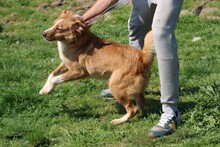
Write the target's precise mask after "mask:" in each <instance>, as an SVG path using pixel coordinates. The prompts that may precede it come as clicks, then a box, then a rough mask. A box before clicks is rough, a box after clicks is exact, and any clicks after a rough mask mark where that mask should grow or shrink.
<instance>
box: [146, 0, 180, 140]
mask: <svg viewBox="0 0 220 147" xmlns="http://www.w3.org/2000/svg"><path fill="white" fill-rule="evenodd" d="M182 4H183V0H166V1H163V0H162V1H158V2H157V8H156V10H155V14H154V18H153V24H152V31H153V40H154V46H155V49H156V54H157V59H158V68H159V78H160V86H161V89H160V90H161V103H162V110H163V112H164V114H162V116H161V120H160V122H159V123H158V124H157V125H156V126H154V127H153V128H152V129H151V130H150V132H149V135H148V136H149V137H160V136H163V135H166V134H169V133H170V132H171V131H172V130H173V128H171V127H169V126H168V125H167V123H170V124H171V123H172V121H173V120H172V119H173V117H178V116H176V115H179V114H177V103H178V100H179V94H178V86H179V60H178V54H177V43H176V38H175V34H174V29H175V26H176V23H177V21H178V17H179V14H180V10H181V7H182ZM175 113H176V114H175ZM166 127H167V128H166Z"/></svg>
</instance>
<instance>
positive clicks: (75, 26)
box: [72, 20, 91, 34]
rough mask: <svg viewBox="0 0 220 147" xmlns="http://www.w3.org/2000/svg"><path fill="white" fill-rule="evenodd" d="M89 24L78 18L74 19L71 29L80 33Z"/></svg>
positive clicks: (86, 28) (87, 27) (88, 26)
mask: <svg viewBox="0 0 220 147" xmlns="http://www.w3.org/2000/svg"><path fill="white" fill-rule="evenodd" d="M90 26H91V25H88V24H85V23H83V22H82V21H80V20H76V21H75V22H74V23H73V25H72V31H73V32H77V33H80V34H81V33H82V32H83V31H85V30H88V29H89V28H90Z"/></svg>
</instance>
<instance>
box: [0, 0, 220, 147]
mask: <svg viewBox="0 0 220 147" xmlns="http://www.w3.org/2000/svg"><path fill="white" fill-rule="evenodd" d="M188 1H189V3H190V4H191V5H189V3H187V1H185V3H184V7H183V8H184V9H192V6H194V4H195V3H198V0H197V1H194V0H188ZM43 2H51V1H50V0H46V1H43V0H35V1H30V0H7V1H0V147H27V146H36V147H39V146H59V147H72V146H82V147H84V146H88V147H90V146H112V147H113V146H118V147H119V146H120V147H121V146H122V147H127V146H130V147H134V146H143V147H146V146H165V147H166V146H167V147H170V146H186V147H188V146H193V147H194V146H196V147H197V146H198V147H200V146H209V147H210V146H213V147H216V146H220V105H219V102H220V88H219V87H220V52H219V51H220V20H209V19H206V18H200V17H198V16H193V15H183V16H181V17H180V20H179V23H178V26H177V29H176V36H177V39H178V43H179V58H180V97H181V99H180V103H179V110H180V111H181V114H182V117H183V121H184V122H183V124H182V125H181V126H179V127H178V129H177V130H176V131H175V133H174V134H172V135H170V136H166V137H163V138H158V139H148V138H147V137H146V135H147V131H148V130H149V129H150V128H151V127H152V126H153V125H155V124H156V123H157V122H158V120H159V118H160V113H161V105H160V101H159V97H160V95H159V79H158V69H157V64H156V62H157V61H156V60H155V62H154V65H153V67H152V76H151V82H150V85H149V87H148V89H147V90H146V95H145V97H146V101H147V103H148V108H147V110H146V111H144V112H142V113H139V114H138V115H137V116H136V117H135V118H134V119H132V120H130V121H129V122H127V123H125V124H122V125H118V126H115V125H112V124H110V121H111V120H112V119H113V118H118V117H121V116H122V115H123V114H124V113H125V111H124V109H123V108H122V107H121V106H120V105H118V104H117V103H116V102H115V101H114V100H105V99H103V98H102V97H100V96H99V93H100V91H101V90H102V89H104V88H106V82H101V81H97V80H92V79H86V80H79V81H74V82H69V83H65V84H62V85H59V86H57V87H56V88H55V90H54V91H53V92H52V93H51V94H49V95H46V96H40V95H39V94H38V92H39V90H40V89H41V88H42V86H43V85H44V83H45V81H46V79H47V76H48V75H49V73H50V72H51V71H52V70H53V69H54V68H55V67H57V66H58V64H59V63H60V59H59V57H58V53H57V48H56V43H55V42H50V43H49V42H46V41H44V40H43V39H42V37H41V33H42V32H43V30H45V29H47V28H48V27H50V25H51V24H52V22H53V21H54V19H55V18H56V17H57V16H58V15H59V13H60V12H61V11H62V10H64V9H68V8H70V9H71V10H73V11H76V10H78V9H79V7H80V5H79V4H78V3H76V2H75V1H74V0H73V1H66V3H65V4H64V5H63V6H60V7H49V8H48V9H46V10H40V11H38V6H39V5H40V4H41V3H43ZM215 2H216V3H219V2H218V0H215ZM212 5H213V4H212ZM76 7H77V8H76ZM129 12H130V6H124V7H120V9H117V10H114V11H113V12H112V17H111V18H110V19H108V20H104V19H100V21H99V22H97V23H95V24H94V25H93V26H92V28H91V30H92V31H93V32H94V33H96V34H97V35H99V36H100V37H102V38H105V39H108V40H112V41H116V42H121V43H128V41H127V38H128V32H127V19H128V16H129ZM194 37H200V38H201V39H200V40H198V41H196V42H193V41H192V40H193V38H194Z"/></svg>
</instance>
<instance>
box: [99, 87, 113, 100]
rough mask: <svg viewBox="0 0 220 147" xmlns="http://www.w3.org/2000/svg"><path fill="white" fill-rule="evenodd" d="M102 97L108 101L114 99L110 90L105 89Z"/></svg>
mask: <svg viewBox="0 0 220 147" xmlns="http://www.w3.org/2000/svg"><path fill="white" fill-rule="evenodd" d="M100 95H101V96H102V97H105V98H106V99H114V97H113V96H112V94H111V91H110V89H104V90H102V91H101V93H100Z"/></svg>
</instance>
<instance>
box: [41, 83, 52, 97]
mask: <svg viewBox="0 0 220 147" xmlns="http://www.w3.org/2000/svg"><path fill="white" fill-rule="evenodd" d="M53 87H54V86H53V84H45V85H44V87H43V88H42V89H41V90H40V92H39V94H40V95H45V94H48V93H50V92H51V91H52V89H53Z"/></svg>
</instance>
